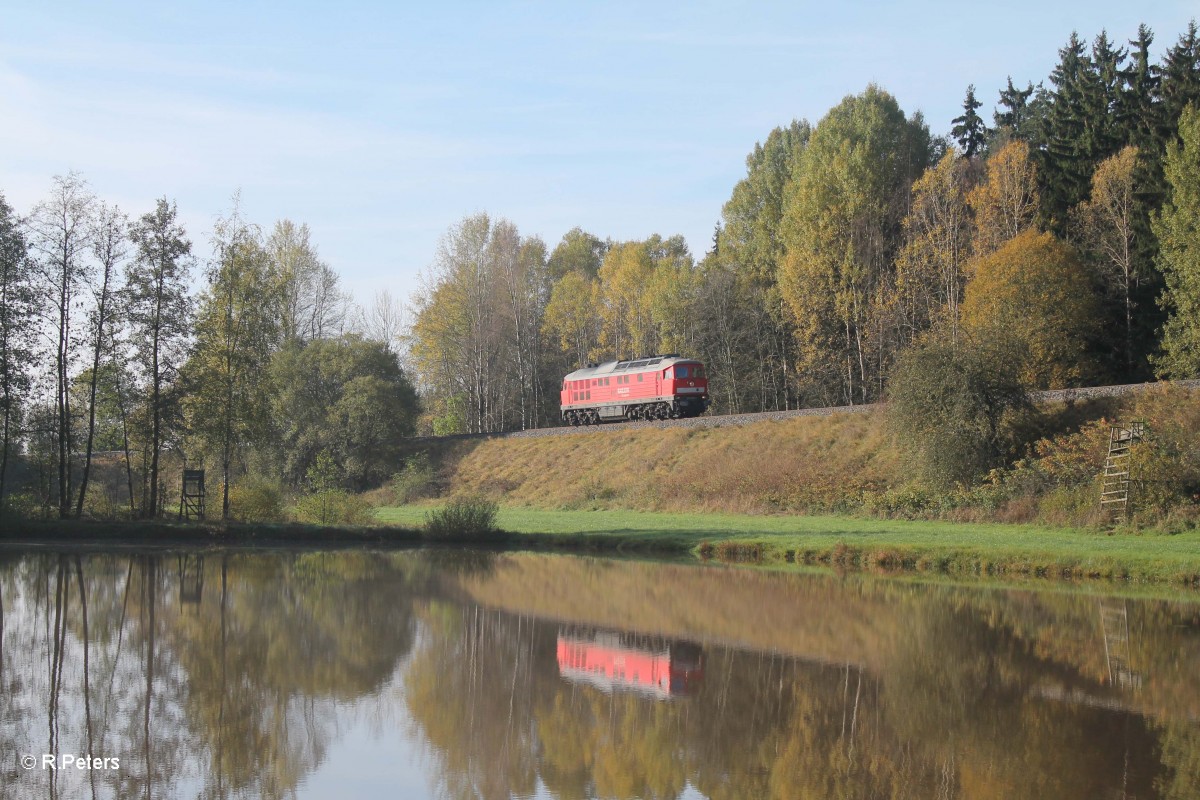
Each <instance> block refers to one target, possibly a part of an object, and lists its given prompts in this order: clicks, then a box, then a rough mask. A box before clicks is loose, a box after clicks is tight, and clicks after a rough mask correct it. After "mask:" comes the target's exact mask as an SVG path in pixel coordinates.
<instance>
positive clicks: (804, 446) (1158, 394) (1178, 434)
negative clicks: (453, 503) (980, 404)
mask: <svg viewBox="0 0 1200 800" xmlns="http://www.w3.org/2000/svg"><path fill="white" fill-rule="evenodd" d="M1134 419H1137V420H1144V421H1145V422H1146V423H1147V425H1148V430H1149V432H1150V434H1149V438H1148V439H1147V441H1146V442H1144V443H1142V444H1139V445H1138V446H1137V448H1136V449H1135V452H1134V458H1133V462H1132V469H1133V472H1132V475H1133V477H1134V480H1135V485H1134V491H1133V495H1132V496H1133V516H1132V520H1131V524H1130V525H1129V526H1127V527H1129V528H1131V529H1135V530H1137V529H1145V528H1155V529H1159V530H1163V531H1174V532H1178V531H1184V530H1189V529H1193V528H1195V527H1196V526H1197V523H1198V522H1200V391H1196V390H1191V389H1187V388H1184V387H1180V386H1170V385H1163V386H1161V387H1155V388H1154V389H1152V390H1150V391H1147V392H1145V393H1142V394H1139V395H1134V396H1127V397H1123V398H1101V399H1092V400H1080V401H1077V402H1072V403H1059V404H1057V405H1052V406H1045V407H1043V408H1041V409H1039V410H1038V412H1037V413H1036V414H1032V415H1030V416H1029V417H1028V419H1026V420H1025V421H1024V422H1023V423H1022V427H1021V430H1020V440H1021V441H1022V442H1024V444H1023V445H1021V446H1020V448H1019V450H1018V452H1017V453H1016V454H1015V455H1014V456H1013V457H1012V459H1011V460H1010V461H1009V463H1008V464H1007V465H1006V466H1004V467H1002V468H998V469H995V470H992V471H991V472H990V473H989V474H987V475H985V476H983V477H982V478H980V479H979V480H978V481H976V482H974V483H971V484H968V485H961V484H960V485H956V486H952V487H930V486H927V485H922V484H921V482H920V481H918V480H916V479H915V478H914V470H913V468H912V465H911V464H909V463H906V460H905V457H904V455H903V454H902V453H901V452H900V450H899V448H897V446H896V442H895V440H894V438H893V437H892V435H891V434H890V433H889V430H888V422H887V419H886V417H885V413H884V411H882V410H875V411H872V412H869V413H862V414H842V415H833V416H827V417H799V418H793V419H786V420H778V421H764V422H756V423H752V424H747V425H740V426H735V425H730V426H720V427H714V428H702V429H690V428H670V429H636V430H627V429H621V428H620V426H616V425H614V426H610V427H609V428H607V429H605V430H603V431H596V432H587V433H577V434H575V435H571V436H555V437H542V438H496V439H490V440H485V441H476V442H470V443H454V446H452V447H444V448H430V449H429V450H428V452H427V453H426V454H425V455H424V458H425V461H424V462H423V463H427V464H429V465H430V473H429V474H430V475H431V476H432V477H431V479H430V481H429V485H428V491H427V492H426V493H425V495H424V496H427V497H428V496H454V495H473V496H482V497H486V498H489V499H491V500H494V501H496V502H499V503H500V504H502V505H505V506H510V507H511V506H531V507H535V508H544V509H564V510H609V511H616V510H621V509H627V510H636V511H660V512H678V511H688V512H708V513H729V514H743V513H748V514H780V513H783V514H803V515H829V514H853V515H856V516H874V517H880V518H905V519H929V520H944V521H951V522H1013V523H1037V524H1042V525H1049V526H1055V527H1076V528H1077V527H1094V528H1097V529H1099V528H1103V527H1109V523H1110V522H1111V519H1110V518H1109V517H1107V516H1106V514H1105V513H1104V512H1103V511H1102V509H1101V508H1100V502H1099V500H1100V492H1101V486H1100V480H1099V476H1100V474H1101V472H1102V471H1103V469H1104V462H1105V457H1106V455H1107V448H1108V438H1109V428H1110V425H1111V424H1112V422H1113V421H1125V422H1128V421H1129V420H1134ZM395 495H396V496H397V497H399V496H400V495H401V493H399V492H397V493H395ZM420 496H422V495H420V494H415V495H414V494H413V493H411V492H407V491H406V492H404V493H403V497H404V498H405V499H404V500H399V501H395V502H388V500H387V499H386V498H382V497H381V498H379V499H377V500H376V505H399V504H401V503H403V502H405V501H406V500H407V501H411V500H412V499H413V498H414V497H420Z"/></svg>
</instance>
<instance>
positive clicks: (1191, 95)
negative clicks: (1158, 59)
mask: <svg viewBox="0 0 1200 800" xmlns="http://www.w3.org/2000/svg"><path fill="white" fill-rule="evenodd" d="M1161 74H1162V83H1161V92H1162V109H1163V120H1162V122H1163V124H1164V126H1165V129H1166V131H1167V137H1166V138H1168V139H1171V138H1174V136H1175V129H1176V126H1177V125H1178V123H1179V116H1180V115H1181V114H1182V113H1183V110H1184V109H1185V108H1187V106H1188V104H1189V103H1195V104H1197V105H1200V32H1197V30H1196V22H1195V20H1192V22H1190V23H1189V24H1188V29H1187V33H1185V34H1183V35H1182V36H1180V37H1179V41H1178V42H1176V43H1175V46H1174V47H1172V48H1171V49H1170V50H1168V51H1167V52H1166V54H1165V55H1164V56H1163V61H1162V69H1161Z"/></svg>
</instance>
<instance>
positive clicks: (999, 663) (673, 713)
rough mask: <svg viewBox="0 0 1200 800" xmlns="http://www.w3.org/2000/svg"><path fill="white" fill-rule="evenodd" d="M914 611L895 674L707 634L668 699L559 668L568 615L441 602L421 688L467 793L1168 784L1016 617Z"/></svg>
mask: <svg viewBox="0 0 1200 800" xmlns="http://www.w3.org/2000/svg"><path fill="white" fill-rule="evenodd" d="M903 613H904V615H905V616H906V618H907V620H908V624H907V627H906V630H905V635H904V636H902V637H897V638H895V639H894V640H893V641H891V642H890V643H889V646H890V648H891V649H890V651H889V652H887V653H884V654H881V662H880V663H882V664H884V665H886V668H885V669H883V670H881V671H878V672H876V671H871V670H866V669H864V668H863V667H861V666H853V665H829V664H823V663H820V662H806V661H803V660H797V659H794V658H787V657H783V656H780V655H771V654H766V653H757V652H752V651H744V650H738V649H731V648H723V647H716V646H707V647H706V650H705V679H704V682H703V684H702V685H701V687H700V690H699V691H698V693H697V694H696V695H695V696H693V697H689V698H686V699H676V700H671V701H663V700H657V701H656V700H654V699H650V698H648V697H646V696H643V695H640V694H636V693H633V692H621V691H615V692H612V693H606V692H604V691H601V690H600V689H598V688H596V687H594V686H591V685H587V684H580V683H572V682H568V681H565V680H562V679H558V678H557V676H556V675H555V674H554V671H555V669H554V664H553V663H551V662H549V659H548V655H546V656H539V655H538V650H539V649H540V650H541V651H542V652H543V653H545V654H549V653H550V652H551V641H552V639H553V638H554V637H555V635H556V633H557V626H554V625H551V624H549V623H546V622H540V621H537V620H534V621H532V622H531V621H530V620H529V619H528V618H526V617H521V616H518V615H508V614H503V613H498V612H496V611H494V610H483V609H481V608H478V607H475V606H465V607H453V606H445V605H432V606H430V607H429V608H428V609H427V611H426V613H425V614H424V619H425V622H426V633H427V635H423V636H422V637H421V648H420V650H419V651H418V653H417V654H416V656H415V657H414V659H413V661H412V663H411V665H410V669H409V671H408V673H407V677H406V686H407V689H408V693H407V701H408V703H409V711H410V713H411V715H412V717H413V719H414V721H415V723H416V724H417V725H418V730H419V731H420V732H421V733H422V734H423V735H424V737H425V739H426V741H427V742H428V743H429V745H430V748H431V752H432V753H433V758H434V761H435V765H436V766H437V768H438V775H439V780H440V782H441V784H442V785H443V787H444V788H446V789H447V794H448V795H449V796H451V797H455V798H493V797H508V796H510V795H512V794H517V795H520V794H521V793H522V792H524V791H528V790H529V787H530V786H531V785H534V784H536V782H537V781H539V780H540V782H541V783H543V784H544V785H545V786H546V787H547V788H548V789H549V790H550V792H551V793H552V794H553V795H554V796H555V797H557V798H563V800H569V799H574V798H585V797H593V796H595V797H602V798H633V797H643V798H676V797H678V796H680V794H681V793H682V791H683V789H684V787H685V786H686V785H688V784H691V785H692V786H694V787H695V788H696V789H697V790H698V791H699V792H701V793H702V794H703V795H704V796H706V797H712V798H714V799H728V800H733V799H734V798H745V797H761V798H780V800H782V799H783V798H874V797H881V798H882V797H886V798H912V800H917V799H918V798H929V797H948V798H949V797H978V798H989V797H996V798H1001V797H1063V798H1069V797H1096V796H1107V795H1109V794H1111V793H1113V792H1126V793H1127V796H1139V797H1140V796H1153V795H1152V791H1153V786H1154V781H1155V779H1156V775H1158V773H1160V772H1161V771H1162V768H1161V767H1160V766H1159V764H1158V763H1157V761H1156V753H1155V740H1154V736H1153V734H1152V733H1151V732H1150V731H1148V730H1147V727H1146V723H1145V721H1144V719H1143V718H1142V717H1141V716H1140V715H1138V714H1136V713H1131V712H1126V711H1122V710H1119V709H1116V708H1113V707H1112V705H1113V704H1112V701H1111V700H1109V699H1107V698H1108V697H1109V696H1108V695H1105V694H1104V691H1105V687H1104V685H1103V684H1101V683H1099V682H1098V681H1097V679H1095V678H1094V677H1091V676H1088V675H1081V674H1079V673H1078V672H1077V671H1074V670H1072V669H1071V668H1069V667H1067V666H1066V665H1064V664H1061V663H1059V662H1056V661H1049V660H1046V659H1045V658H1043V657H1042V656H1041V655H1040V654H1039V649H1041V648H1039V647H1038V646H1036V645H1035V644H1034V643H1032V642H1030V641H1029V640H1028V639H1027V638H1026V637H1025V635H1024V634H1021V633H1018V632H1016V631H1014V630H1012V629H1011V628H1009V627H1007V626H1005V625H1003V624H1001V617H1000V615H996V614H991V615H983V614H979V613H977V612H976V611H974V610H972V609H971V608H969V607H967V606H964V605H962V604H958V605H956V604H951V603H945V602H942V601H941V600H939V599H936V598H931V597H930V596H924V599H922V597H921V596H918V597H916V598H915V599H913V600H912V601H910V602H906V603H905V605H904V608H903ZM1055 687H1058V688H1057V689H1055ZM1055 692H1057V694H1056V693H1055ZM1183 730H1184V731H1185V732H1190V731H1191V730H1192V729H1190V728H1186V729H1183ZM514 731H515V732H525V731H530V732H532V735H531V736H524V735H520V736H518V737H517V739H516V741H517V742H519V743H520V746H521V747H522V748H524V749H525V752H526V753H532V754H534V756H535V759H534V761H533V763H532V766H531V764H530V762H529V760H528V758H518V757H515V756H514V755H513V753H512V752H511V751H507V750H505V749H504V748H503V746H502V745H504V743H506V742H507V743H509V746H511V743H512V742H513V741H514V740H513V739H512V736H511V732H514ZM1174 735H1175V739H1173V740H1171V741H1172V742H1174V744H1172V745H1171V747H1172V748H1174V749H1168V750H1167V751H1164V763H1166V759H1167V757H1168V755H1169V757H1170V758H1171V759H1173V760H1172V761H1171V762H1170V763H1166V766H1167V767H1168V768H1169V771H1170V772H1169V774H1170V775H1173V776H1177V777H1176V778H1172V780H1176V781H1177V783H1178V785H1180V786H1191V783H1190V782H1191V781H1193V780H1194V779H1195V777H1196V767H1195V764H1197V763H1200V754H1198V753H1200V737H1195V736H1194V734H1193V735H1192V738H1188V736H1186V735H1183V734H1181V733H1176V734H1174ZM1164 742H1166V740H1164ZM531 769H532V770H533V772H532V774H531V772H530V770H531ZM1161 780H1164V779H1163V778H1160V781H1161ZM1171 785H1172V786H1174V785H1175V784H1171ZM1175 794H1176V796H1181V797H1182V796H1189V795H1188V793H1187V792H1185V791H1183V790H1182V789H1179V790H1176V791H1175Z"/></svg>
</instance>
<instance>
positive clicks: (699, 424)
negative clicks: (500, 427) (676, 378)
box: [409, 380, 1200, 443]
mask: <svg viewBox="0 0 1200 800" xmlns="http://www.w3.org/2000/svg"><path fill="white" fill-rule="evenodd" d="M1159 385H1161V384H1159V383H1126V384H1120V385H1117V386H1089V387H1084V388H1079V389H1055V390H1051V391H1044V392H1030V394H1029V399H1030V400H1031V401H1033V402H1034V403H1065V402H1069V401H1074V400H1092V399H1096V398H1101V397H1123V396H1125V395H1130V394H1137V393H1138V392H1144V391H1146V390H1147V389H1150V388H1151V387H1154V386H1159ZM1172 385H1175V386H1184V387H1187V388H1189V389H1197V388H1200V380H1188V381H1173V382H1172ZM882 407H883V404H882V403H865V404H863V405H854V406H829V407H827V408H796V409H791V410H788V411H760V412H756V413H753V414H712V415H709V414H705V415H703V416H699V417H689V418H685V419H666V420H649V421H643V420H639V421H632V422H614V423H605V424H602V425H595V426H588V427H579V428H575V427H570V426H562V427H559V426H555V427H550V428H528V429H526V430H523V431H499V432H495V433H459V434H453V435H450V436H419V437H415V438H413V439H411V440H409V441H412V442H414V443H420V442H443V441H453V440H457V439H462V440H469V439H499V438H537V437H541V436H577V435H580V434H589V433H610V432H618V431H634V430H641V429H643V428H717V427H721V426H723V425H752V424H754V423H756V422H773V421H779V420H785V419H793V418H795V417H828V416H833V415H834V414H862V413H865V412H869V411H874V410H875V409H877V408H882Z"/></svg>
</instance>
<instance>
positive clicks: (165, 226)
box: [124, 197, 192, 518]
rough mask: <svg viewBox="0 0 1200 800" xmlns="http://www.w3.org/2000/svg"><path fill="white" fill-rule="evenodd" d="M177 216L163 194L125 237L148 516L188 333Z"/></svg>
mask: <svg viewBox="0 0 1200 800" xmlns="http://www.w3.org/2000/svg"><path fill="white" fill-rule="evenodd" d="M177 216H178V212H177V210H176V207H175V204H174V203H169V202H167V199H166V198H165V197H164V198H162V199H160V200H159V201H158V203H157V205H156V207H155V210H154V211H151V212H149V213H147V214H144V215H142V217H141V218H140V219H139V220H138V221H137V222H136V223H134V225H133V227H132V228H131V230H130V239H131V240H132V241H133V244H134V246H135V248H136V252H135V255H134V259H133V261H132V262H131V263H130V264H129V266H128V267H127V269H126V271H125V297H124V304H125V307H126V309H127V313H128V318H129V326H130V337H131V341H132V344H133V348H134V353H135V359H136V361H137V362H138V366H139V368H140V370H141V378H142V381H143V384H144V387H145V388H144V393H145V398H146V404H147V412H148V416H149V426H150V430H149V437H148V447H147V449H148V451H149V452H148V456H149V458H148V465H147V474H146V476H145V480H146V482H147V485H146V490H145V492H144V493H143V499H142V514H143V515H144V516H146V517H150V518H153V517H157V516H158V515H159V513H160V512H161V509H160V508H159V494H160V491H161V481H160V476H159V467H160V460H161V456H162V449H163V444H164V441H165V439H166V434H167V426H169V425H171V424H172V423H173V422H175V421H176V415H177V412H178V405H177V402H178V397H177V396H176V393H175V392H173V391H171V390H172V389H173V383H174V382H175V379H176V377H177V375H178V371H179V368H180V366H182V364H183V361H184V359H185V358H186V355H187V346H188V339H189V336H190V333H191V302H190V300H189V298H188V295H187V286H188V278H189V273H190V271H191V265H192V258H191V252H192V243H191V241H190V240H189V239H188V238H187V232H186V231H185V230H184V228H183V226H182V225H180V224H179V223H178V221H177Z"/></svg>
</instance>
